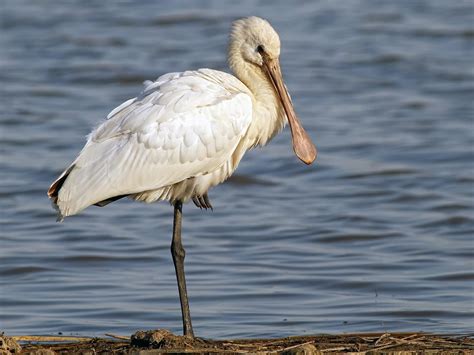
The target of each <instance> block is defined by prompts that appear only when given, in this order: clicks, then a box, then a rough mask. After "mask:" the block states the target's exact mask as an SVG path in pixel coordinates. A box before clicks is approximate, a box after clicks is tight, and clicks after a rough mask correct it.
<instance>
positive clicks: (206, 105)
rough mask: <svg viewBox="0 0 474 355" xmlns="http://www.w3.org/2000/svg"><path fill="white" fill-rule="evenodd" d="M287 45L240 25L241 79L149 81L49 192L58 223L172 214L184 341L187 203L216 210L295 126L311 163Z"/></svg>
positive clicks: (261, 28)
mask: <svg viewBox="0 0 474 355" xmlns="http://www.w3.org/2000/svg"><path fill="white" fill-rule="evenodd" d="M279 56H280V39H279V37H278V34H277V33H276V31H275V30H274V29H273V27H272V26H271V25H270V24H269V23H268V21H266V20H264V19H262V18H259V17H248V18H243V19H240V20H237V21H235V22H234V23H233V24H232V29H231V33H230V40H229V48H228V62H229V66H230V68H231V70H232V71H233V72H234V74H235V76H233V75H231V74H228V73H225V72H221V71H216V70H212V69H199V70H193V71H185V72H180V73H169V74H165V75H163V76H160V77H159V78H158V79H157V80H156V81H153V82H152V81H146V82H145V83H144V84H145V89H144V90H143V91H142V92H141V93H140V95H138V96H137V97H135V98H133V99H130V100H128V101H125V102H124V103H122V104H121V105H119V106H118V107H117V108H115V109H114V110H112V112H110V113H109V114H108V116H107V119H106V120H105V121H104V122H103V123H102V124H101V125H100V126H98V127H97V128H96V129H95V130H94V131H92V133H91V134H90V135H89V137H88V139H87V143H86V144H85V146H84V148H83V149H82V151H81V152H80V153H79V155H78V157H77V158H76V159H75V160H74V161H73V162H72V164H71V165H70V166H69V167H68V168H67V169H66V170H65V171H64V172H63V173H62V174H61V175H60V176H59V177H58V178H57V179H56V180H55V181H54V182H53V183H52V184H51V186H50V188H49V190H48V196H49V197H50V199H51V201H52V203H53V206H54V207H55V208H56V210H57V211H58V219H59V220H62V219H64V217H67V216H72V215H75V214H77V213H79V212H81V211H82V210H83V209H85V208H86V207H88V206H91V205H98V206H105V205H107V204H109V203H110V202H113V201H115V200H118V199H120V198H123V197H130V198H132V199H134V200H138V201H144V202H154V201H159V200H167V201H169V202H170V203H171V204H172V205H173V206H174V221H173V236H172V242H171V254H172V256H173V263H174V267H175V271H176V278H177V282H178V291H179V298H180V303H181V315H182V321H183V333H184V335H185V336H188V337H191V338H192V337H194V332H193V327H192V323H191V316H190V312H189V303H188V296H187V291H186V280H185V274H184V257H185V251H184V248H183V245H182V242H181V221H182V206H183V203H185V202H187V201H189V200H192V201H193V202H194V204H195V205H196V206H197V207H199V208H201V209H202V208H204V209H208V208H211V209H212V205H211V203H210V201H209V197H208V194H207V193H208V190H209V189H210V188H211V187H213V186H215V185H217V184H220V183H222V182H223V181H224V180H226V179H227V178H229V177H230V176H231V175H232V173H233V172H234V171H235V169H237V166H238V164H239V162H240V160H241V159H242V157H243V155H244V154H245V152H246V151H247V150H249V149H252V148H254V147H257V146H263V145H265V144H267V143H268V142H269V141H270V140H271V139H272V138H273V137H274V136H275V135H276V134H277V133H278V132H279V131H281V130H282V128H283V127H284V126H285V124H286V123H287V122H288V123H289V125H290V129H291V135H292V143H293V150H294V152H295V154H296V156H297V157H298V158H299V159H300V160H301V161H303V162H304V163H305V164H311V163H312V162H313V161H314V160H315V159H316V155H317V152H316V148H315V146H314V144H313V143H312V141H311V139H310V138H309V136H308V134H307V133H306V131H305V130H304V128H303V126H302V124H301V122H300V121H299V119H298V117H297V116H296V113H295V111H294V109H293V104H292V101H291V98H290V95H289V94H288V91H287V89H286V86H285V84H284V82H283V77H282V73H281V70H280V64H279Z"/></svg>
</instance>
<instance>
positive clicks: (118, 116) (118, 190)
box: [56, 69, 252, 216]
mask: <svg viewBox="0 0 474 355" xmlns="http://www.w3.org/2000/svg"><path fill="white" fill-rule="evenodd" d="M250 95H251V94H250V92H249V90H248V89H247V88H246V87H245V86H244V85H243V84H242V83H241V82H240V81H238V80H237V79H236V78H234V77H233V76H232V75H229V74H226V73H223V72H218V71H215V70H209V69H201V70H198V71H186V72H183V73H171V74H166V75H163V76H161V77H160V78H158V80H157V81H155V82H147V83H146V87H145V90H144V91H143V92H142V93H141V94H140V96H138V97H137V98H134V99H131V100H128V101H126V102H124V103H123V104H122V105H120V106H118V107H117V108H116V109H114V110H113V111H112V112H111V113H110V114H109V115H108V116H107V121H105V122H104V123H103V124H101V125H100V126H99V127H97V128H96V129H95V130H94V131H93V132H92V133H91V134H90V135H89V137H88V140H87V143H86V145H85V147H84V148H83V150H82V151H81V153H80V154H79V156H78V157H77V159H76V160H75V161H74V162H73V163H72V168H71V170H70V172H69V175H68V177H67V179H66V180H65V181H64V184H63V185H62V187H61V189H60V191H59V194H58V198H57V202H56V204H57V206H58V208H59V211H60V213H61V215H62V216H69V215H73V214H76V213H78V212H80V211H81V210H83V209H84V208H86V207H87V206H90V205H92V204H95V203H98V202H100V201H103V200H107V199H108V198H111V197H114V196H121V195H133V196H131V197H132V198H135V199H137V200H143V201H146V202H153V201H156V200H162V199H164V200H170V201H172V202H174V201H175V200H177V199H180V200H184V201H186V200H188V199H189V198H191V197H192V196H194V195H198V196H202V195H203V194H205V193H206V192H207V190H208V189H209V188H210V187H212V186H214V185H216V184H218V183H220V182H222V181H223V180H225V179H226V178H227V177H228V176H230V174H232V172H233V171H234V170H235V168H236V167H237V164H238V162H239V161H240V158H241V156H239V157H237V156H235V153H236V148H237V146H238V144H239V142H240V141H241V140H242V138H243V137H244V136H245V134H246V132H247V130H248V128H249V125H250V122H251V120H252V99H251V96H250ZM209 174H212V178H209V176H206V175H209ZM203 176H204V178H202V177H203ZM184 181H186V183H183V182H184ZM177 183H181V184H180V185H179V188H178V186H175V188H174V189H172V188H171V187H172V186H173V185H174V184H177Z"/></svg>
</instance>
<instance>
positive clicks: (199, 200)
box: [193, 193, 213, 210]
mask: <svg viewBox="0 0 474 355" xmlns="http://www.w3.org/2000/svg"><path fill="white" fill-rule="evenodd" d="M193 202H194V204H195V205H196V206H197V207H199V208H200V209H203V208H204V209H205V210H207V209H208V208H210V209H211V210H213V208H212V205H211V201H209V196H208V195H207V193H205V194H204V195H202V196H193Z"/></svg>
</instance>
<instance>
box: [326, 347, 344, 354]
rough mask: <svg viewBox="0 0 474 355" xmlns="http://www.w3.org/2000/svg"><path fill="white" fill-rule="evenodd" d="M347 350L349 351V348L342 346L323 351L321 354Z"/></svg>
mask: <svg viewBox="0 0 474 355" xmlns="http://www.w3.org/2000/svg"><path fill="white" fill-rule="evenodd" d="M346 349H347V346H340V347H338V348H329V349H321V352H323V353H325V352H328V351H342V350H346Z"/></svg>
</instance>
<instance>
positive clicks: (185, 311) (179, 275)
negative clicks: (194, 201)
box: [171, 201, 194, 338]
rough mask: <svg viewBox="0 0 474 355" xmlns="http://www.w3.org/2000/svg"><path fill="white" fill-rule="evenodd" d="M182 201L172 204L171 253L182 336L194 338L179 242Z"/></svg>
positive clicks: (181, 245)
mask: <svg viewBox="0 0 474 355" xmlns="http://www.w3.org/2000/svg"><path fill="white" fill-rule="evenodd" d="M182 213H183V203H182V202H181V201H178V202H175V204H174V221H173V241H172V242H171V255H173V262H174V268H175V270H176V279H177V280H178V290H179V300H180V302H181V315H182V318H183V333H184V336H187V337H190V338H194V332H193V326H192V324H191V314H190V313H189V302H188V293H187V291H186V279H185V276H184V256H185V255H186V253H185V251H184V248H183V244H182V243H181V220H182Z"/></svg>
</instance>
